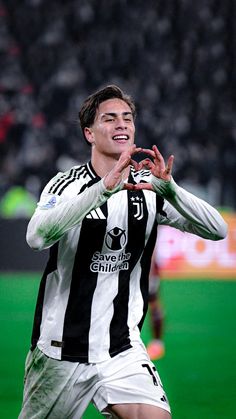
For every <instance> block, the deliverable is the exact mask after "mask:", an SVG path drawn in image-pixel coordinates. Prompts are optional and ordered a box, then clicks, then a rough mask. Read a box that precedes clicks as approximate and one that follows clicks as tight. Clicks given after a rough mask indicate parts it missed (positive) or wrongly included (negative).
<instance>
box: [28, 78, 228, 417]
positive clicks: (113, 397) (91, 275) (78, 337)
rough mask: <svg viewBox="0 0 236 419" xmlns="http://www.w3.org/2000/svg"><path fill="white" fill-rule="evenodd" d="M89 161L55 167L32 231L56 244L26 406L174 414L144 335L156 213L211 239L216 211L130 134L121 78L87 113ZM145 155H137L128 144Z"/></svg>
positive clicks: (41, 243)
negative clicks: (140, 159) (137, 157)
mask: <svg viewBox="0 0 236 419" xmlns="http://www.w3.org/2000/svg"><path fill="white" fill-rule="evenodd" d="M79 116H80V123H81V128H82V131H83V134H84V136H85V139H86V141H87V142H88V143H89V144H90V145H91V161H90V162H89V163H87V164H84V165H82V166H76V167H73V168H72V169H71V170H69V171H68V172H66V173H59V174H58V175H57V176H56V177H55V178H53V179H52V180H51V181H50V182H49V183H48V185H47V186H46V187H45V189H44V191H43V192H42V195H41V198H40V201H39V203H38V207H37V209H36V211H35V213H34V215H33V217H32V219H31V220H30V223H29V226H28V230H27V241H28V243H29V245H30V246H31V247H32V248H33V249H38V250H41V249H46V248H49V247H50V258H49V261H48V264H47V266H46V269H45V272H44V275H43V277H42V281H41V285H40V289H39V295H38V300H37V306H36V312H35V319H34V327H33V334H32V346H31V351H30V352H29V355H28V357H27V360H26V373H25V389H24V400H23V406H22V410H21V414H20V418H21V419H22V418H27V419H29V418H33V417H34V418H38V419H44V418H46V417H47V418H50V419H53V418H56V419H60V418H61V419H69V418H70V419H72V418H74V419H78V418H81V416H82V414H83V412H84V411H85V409H86V407H87V406H88V403H89V402H90V401H92V402H93V404H94V405H95V406H96V408H97V409H98V410H99V411H101V412H103V413H104V414H105V415H111V417H118V418H123V419H125V418H132V419H141V418H142V419H150V418H152V419H170V407H169V404H168V401H167V398H166V395H165V393H164V390H163V387H162V384H161V381H160V378H159V376H158V373H157V371H156V369H155V367H154V365H153V364H152V362H151V361H150V358H149V357H148V355H147V352H146V349H145V347H144V345H143V343H142V341H141V339H140V329H141V326H142V324H143V321H144V317H145V313H146V310H147V301H148V274H149V268H150V262H151V256H152V252H153V248H154V245H155V239H156V229H157V224H168V225H171V226H173V227H175V228H178V229H181V230H184V231H188V232H191V233H194V234H198V235H199V236H201V237H205V238H208V239H211V240H220V239H222V238H224V237H225V235H226V231H227V227H226V224H225V222H224V221H223V219H222V217H221V216H220V214H219V213H218V212H217V211H216V210H215V209H214V208H212V207H211V206H210V205H208V204H207V203H205V202H203V201H201V200H200V199H198V198H196V197H195V196H193V195H191V194H190V193H188V192H186V191H185V190H183V189H182V188H180V187H179V186H177V185H176V183H175V182H174V181H173V179H172V177H171V169H172V164H173V156H171V157H170V158H169V160H168V163H167V165H165V163H164V160H163V157H162V156H161V154H160V152H159V151H158V149H157V147H156V146H153V149H152V150H148V149H147V150H142V149H141V148H136V146H135V145H134V135H135V125H134V118H135V106H134V104H133V102H132V100H131V99H130V97H129V96H127V95H125V94H124V93H123V92H122V91H121V90H120V89H119V88H118V87H116V86H113V85H112V86H107V87H105V88H104V89H101V90H100V91H98V92H96V93H95V94H93V95H91V96H90V97H89V98H87V99H86V100H85V102H84V104H83V106H82V109H81V110H80V113H79ZM141 150H142V151H143V152H145V153H147V155H148V157H149V158H147V159H145V160H144V161H143V162H141V163H139V164H137V163H135V162H134V161H133V160H132V156H133V155H134V154H135V153H138V152H140V151H141Z"/></svg>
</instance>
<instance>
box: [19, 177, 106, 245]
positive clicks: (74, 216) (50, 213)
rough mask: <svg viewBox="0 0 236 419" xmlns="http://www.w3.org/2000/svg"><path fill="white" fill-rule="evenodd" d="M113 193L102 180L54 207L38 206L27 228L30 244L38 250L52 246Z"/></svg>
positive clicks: (27, 237)
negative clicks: (44, 207)
mask: <svg viewBox="0 0 236 419" xmlns="http://www.w3.org/2000/svg"><path fill="white" fill-rule="evenodd" d="M112 193H113V191H109V192H108V191H107V190H106V188H105V186H104V182H103V180H101V181H100V182H97V183H96V184H94V185H92V186H91V187H89V188H88V189H86V190H85V191H84V192H83V193H81V194H80V195H77V196H75V197H73V198H71V199H69V200H67V201H65V202H62V203H60V204H59V205H57V206H55V207H54V208H51V209H40V208H37V209H36V211H35V213H34V215H33V217H32V218H31V220H30V222H29V225H28V229H27V234H26V240H27V242H28V244H29V246H30V247H32V248H34V249H38V250H41V249H45V248H47V247H49V246H51V245H52V244H53V243H55V242H56V241H57V240H59V239H60V238H61V237H62V235H63V234H64V233H65V232H66V231H68V230H69V229H71V228H72V227H74V226H75V225H76V224H79V223H80V222H81V221H82V219H83V218H84V217H85V216H86V215H87V214H88V213H89V212H90V211H91V210H92V209H94V208H97V207H99V206H101V205H102V204H103V203H105V202H106V200H107V199H108V198H109V196H110V195H111V194H112Z"/></svg>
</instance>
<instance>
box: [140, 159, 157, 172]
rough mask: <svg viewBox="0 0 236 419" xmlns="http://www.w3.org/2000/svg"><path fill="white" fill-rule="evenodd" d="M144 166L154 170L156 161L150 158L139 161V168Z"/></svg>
mask: <svg viewBox="0 0 236 419" xmlns="http://www.w3.org/2000/svg"><path fill="white" fill-rule="evenodd" d="M143 167H145V168H148V169H150V170H152V168H153V167H154V163H153V162H152V161H151V160H150V159H143V160H141V161H140V162H139V170H141V169H143Z"/></svg>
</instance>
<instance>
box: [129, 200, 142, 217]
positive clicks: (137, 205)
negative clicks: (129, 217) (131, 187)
mask: <svg viewBox="0 0 236 419" xmlns="http://www.w3.org/2000/svg"><path fill="white" fill-rule="evenodd" d="M131 201H132V204H133V206H134V207H135V212H134V217H135V218H136V219H137V220H141V219H142V218H143V198H142V197H140V196H133V197H132V198H131Z"/></svg>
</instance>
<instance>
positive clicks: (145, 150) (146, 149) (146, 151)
mask: <svg viewBox="0 0 236 419" xmlns="http://www.w3.org/2000/svg"><path fill="white" fill-rule="evenodd" d="M142 152H143V153H145V154H149V156H151V157H153V158H154V157H155V153H154V151H153V150H150V149H149V148H143V149H142Z"/></svg>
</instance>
